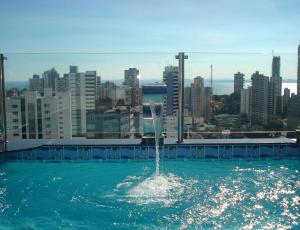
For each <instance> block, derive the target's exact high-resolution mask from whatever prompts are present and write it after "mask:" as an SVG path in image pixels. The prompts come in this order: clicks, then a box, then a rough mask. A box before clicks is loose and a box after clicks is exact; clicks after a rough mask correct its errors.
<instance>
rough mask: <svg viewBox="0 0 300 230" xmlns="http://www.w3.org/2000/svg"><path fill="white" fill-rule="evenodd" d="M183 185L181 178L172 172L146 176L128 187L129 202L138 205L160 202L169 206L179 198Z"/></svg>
mask: <svg viewBox="0 0 300 230" xmlns="http://www.w3.org/2000/svg"><path fill="white" fill-rule="evenodd" d="M184 190H185V186H184V183H183V180H182V179H181V178H180V177H177V176H175V175H174V174H167V175H164V174H159V175H154V176H151V177H148V178H146V179H145V180H143V181H142V182H141V183H139V184H138V185H136V186H135V187H133V188H131V189H129V191H128V192H127V195H128V197H129V202H133V203H136V204H138V205H147V204H155V203H157V204H161V205H163V206H171V205H173V204H174V203H175V202H176V201H178V200H179V199H180V195H181V194H182V193H183V192H184Z"/></svg>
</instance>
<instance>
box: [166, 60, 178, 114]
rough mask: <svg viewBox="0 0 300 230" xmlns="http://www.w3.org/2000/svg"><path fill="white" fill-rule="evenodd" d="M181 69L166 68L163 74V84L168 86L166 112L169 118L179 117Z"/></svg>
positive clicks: (174, 67) (175, 67)
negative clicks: (179, 78) (179, 76)
mask: <svg viewBox="0 0 300 230" xmlns="http://www.w3.org/2000/svg"><path fill="white" fill-rule="evenodd" d="M178 72H179V69H178V67H177V66H166V67H165V70H164V72H163V83H165V84H166V85H167V99H166V101H165V102H164V110H165V113H166V115H167V116H172V115H175V116H176V115H177V112H178V103H179V101H178V100H179V98H178V97H179V80H178Z"/></svg>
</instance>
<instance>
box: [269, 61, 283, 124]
mask: <svg viewBox="0 0 300 230" xmlns="http://www.w3.org/2000/svg"><path fill="white" fill-rule="evenodd" d="M281 88H282V77H281V76H280V57H279V56H274V57H273V60H272V76H271V79H270V86H269V116H270V119H272V118H273V117H274V116H275V115H280V113H281V112H282V108H281V103H280V102H281V100H282V98H280V97H281V92H282V89H281Z"/></svg>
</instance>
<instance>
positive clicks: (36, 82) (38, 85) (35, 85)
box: [28, 74, 44, 92]
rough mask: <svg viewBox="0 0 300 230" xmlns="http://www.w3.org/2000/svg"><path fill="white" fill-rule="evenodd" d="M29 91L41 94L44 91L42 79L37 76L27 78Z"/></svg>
mask: <svg viewBox="0 0 300 230" xmlns="http://www.w3.org/2000/svg"><path fill="white" fill-rule="evenodd" d="M28 88H29V90H32V91H39V92H43V90H44V78H40V76H39V75H38V74H34V75H33V76H32V78H29V87H28Z"/></svg>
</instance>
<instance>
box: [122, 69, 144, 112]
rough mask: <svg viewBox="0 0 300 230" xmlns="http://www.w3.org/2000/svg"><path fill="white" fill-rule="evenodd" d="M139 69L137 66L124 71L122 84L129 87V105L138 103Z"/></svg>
mask: <svg viewBox="0 0 300 230" xmlns="http://www.w3.org/2000/svg"><path fill="white" fill-rule="evenodd" d="M139 74H140V72H139V70H138V69H137V68H129V69H127V70H125V71H124V84H123V85H126V86H129V87H130V88H131V106H132V107H133V106H136V105H138V104H140V98H139Z"/></svg>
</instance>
